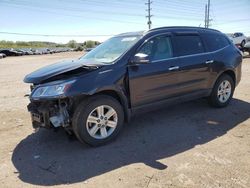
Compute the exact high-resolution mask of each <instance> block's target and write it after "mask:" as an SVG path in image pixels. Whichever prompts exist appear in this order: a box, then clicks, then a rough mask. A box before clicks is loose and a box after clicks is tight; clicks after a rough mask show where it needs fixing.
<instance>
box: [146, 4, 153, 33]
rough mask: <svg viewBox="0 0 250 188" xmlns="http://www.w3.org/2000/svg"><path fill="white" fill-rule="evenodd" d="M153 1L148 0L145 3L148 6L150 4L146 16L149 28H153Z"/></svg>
mask: <svg viewBox="0 0 250 188" xmlns="http://www.w3.org/2000/svg"><path fill="white" fill-rule="evenodd" d="M152 3H153V2H152V1H151V0H148V2H147V3H145V4H146V5H147V6H148V8H147V9H146V11H147V12H148V15H147V16H146V18H148V23H147V24H148V29H151V25H152V21H151V17H152V15H151V10H152V8H151V4H152Z"/></svg>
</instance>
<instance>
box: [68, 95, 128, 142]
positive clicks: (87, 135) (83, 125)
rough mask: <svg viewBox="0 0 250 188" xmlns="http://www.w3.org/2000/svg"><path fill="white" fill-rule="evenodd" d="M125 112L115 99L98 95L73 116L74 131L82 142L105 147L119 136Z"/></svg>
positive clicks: (87, 101) (88, 100) (81, 104)
mask: <svg viewBox="0 0 250 188" xmlns="http://www.w3.org/2000/svg"><path fill="white" fill-rule="evenodd" d="M123 123H124V111H123V108H122V106H121V104H120V103H119V102H118V101H117V100H116V99H114V98H113V97H110V96H107V95H97V96H93V97H91V98H89V99H86V100H85V101H83V102H82V103H80V104H79V105H78V107H77V109H76V111H75V113H74V115H73V122H72V126H73V131H74V133H75V135H76V137H77V138H78V140H79V141H80V142H82V143H83V142H84V143H87V144H89V145H91V146H100V145H104V144H106V143H108V142H110V141H112V140H114V139H115V137H116V136H117V135H118V134H119V132H120V131H121V129H122V127H123Z"/></svg>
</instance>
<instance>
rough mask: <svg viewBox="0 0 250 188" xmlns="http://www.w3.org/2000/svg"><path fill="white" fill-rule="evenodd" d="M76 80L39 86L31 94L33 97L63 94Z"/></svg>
mask: <svg viewBox="0 0 250 188" xmlns="http://www.w3.org/2000/svg"><path fill="white" fill-rule="evenodd" d="M74 82H75V80H73V81H69V82H64V83H60V84H54V85H47V86H40V87H39V86H38V87H37V88H35V89H34V92H33V93H32V94H31V98H43V97H57V96H60V95H63V94H64V93H65V92H66V91H67V90H68V89H69V88H70V86H71V85H72V84H73V83H74Z"/></svg>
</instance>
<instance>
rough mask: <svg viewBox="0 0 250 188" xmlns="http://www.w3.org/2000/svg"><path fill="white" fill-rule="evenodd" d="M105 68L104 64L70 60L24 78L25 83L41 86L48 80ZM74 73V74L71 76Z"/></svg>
mask: <svg viewBox="0 0 250 188" xmlns="http://www.w3.org/2000/svg"><path fill="white" fill-rule="evenodd" d="M101 66H103V64H94V63H86V62H84V63H83V62H82V61H81V60H80V59H78V60H70V61H69V60H68V61H62V62H59V63H55V64H52V65H48V66H46V67H43V68H41V69H38V70H36V71H34V72H32V73H30V74H28V75H27V76H25V78H24V82H25V83H33V84H40V83H42V82H44V81H46V80H49V79H52V78H54V77H60V78H62V77H63V75H67V76H70V75H73V74H74V73H75V74H76V73H81V72H83V71H90V70H93V69H97V68H99V67H101ZM71 73H72V74H71Z"/></svg>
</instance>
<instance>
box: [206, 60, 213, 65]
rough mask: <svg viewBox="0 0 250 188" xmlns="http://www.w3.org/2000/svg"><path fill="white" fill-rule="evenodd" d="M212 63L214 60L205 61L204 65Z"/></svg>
mask: <svg viewBox="0 0 250 188" xmlns="http://www.w3.org/2000/svg"><path fill="white" fill-rule="evenodd" d="M213 62H214V60H208V61H206V62H205V63H206V64H211V63H213Z"/></svg>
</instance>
